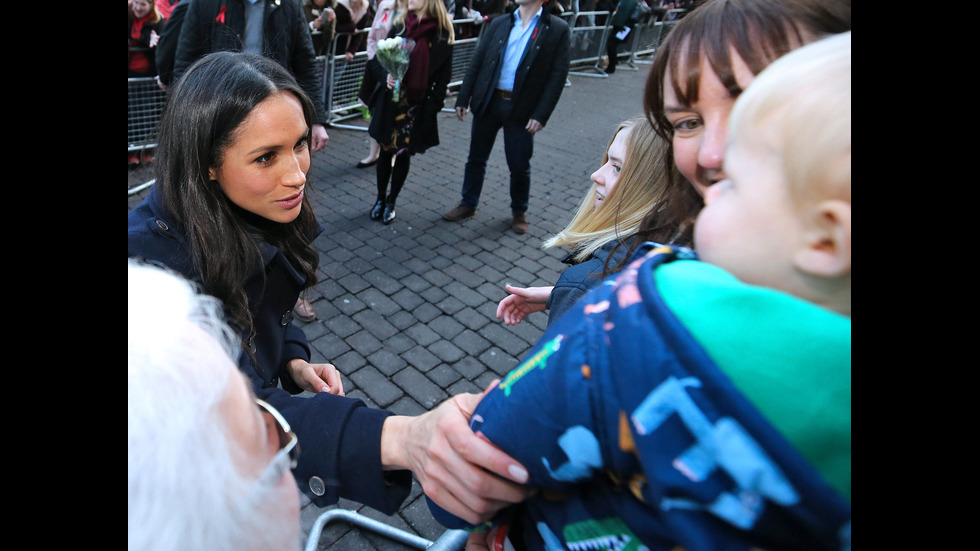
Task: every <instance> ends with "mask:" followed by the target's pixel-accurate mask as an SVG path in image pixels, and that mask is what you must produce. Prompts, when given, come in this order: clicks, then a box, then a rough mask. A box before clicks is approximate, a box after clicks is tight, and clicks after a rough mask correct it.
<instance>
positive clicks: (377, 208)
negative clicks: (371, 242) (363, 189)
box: [371, 201, 385, 220]
mask: <svg viewBox="0 0 980 551" xmlns="http://www.w3.org/2000/svg"><path fill="white" fill-rule="evenodd" d="M384 208H385V202H384V201H378V202H376V203H375V204H374V207H373V208H372V209H371V220H381V213H382V212H383V211H384Z"/></svg>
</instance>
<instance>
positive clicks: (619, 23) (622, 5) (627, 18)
mask: <svg viewBox="0 0 980 551" xmlns="http://www.w3.org/2000/svg"><path fill="white" fill-rule="evenodd" d="M636 2H637V0H619V4H617V5H616V7H614V8H613V14H612V17H611V19H610V20H609V25H610V26H612V27H613V28H616V29H622V28H623V27H624V26H626V25H632V24H633V21H632V18H633V10H634V9H636Z"/></svg>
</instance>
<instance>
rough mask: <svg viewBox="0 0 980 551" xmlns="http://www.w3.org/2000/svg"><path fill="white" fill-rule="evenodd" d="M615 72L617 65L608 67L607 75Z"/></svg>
mask: <svg viewBox="0 0 980 551" xmlns="http://www.w3.org/2000/svg"><path fill="white" fill-rule="evenodd" d="M615 72H616V68H615V67H606V74H607V75H611V74H613V73H615Z"/></svg>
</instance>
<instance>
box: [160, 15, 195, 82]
mask: <svg viewBox="0 0 980 551" xmlns="http://www.w3.org/2000/svg"><path fill="white" fill-rule="evenodd" d="M190 3H191V0H180V2H178V4H177V5H176V6H174V9H173V10H172V11H171V12H170V18H169V19H168V20H167V25H166V26H165V27H164V29H163V34H161V35H160V42H158V43H157V52H156V61H157V74H158V75H160V82H162V83H164V84H166V85H167V86H169V85H170V83H171V82H173V71H174V57H175V55H176V53H177V39H178V38H180V27H181V26H182V25H183V24H184V14H185V13H186V12H187V7H188V6H189V5H190Z"/></svg>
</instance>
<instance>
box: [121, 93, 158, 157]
mask: <svg viewBox="0 0 980 551" xmlns="http://www.w3.org/2000/svg"><path fill="white" fill-rule="evenodd" d="M166 99H167V96H166V93H165V92H164V91H163V90H161V89H160V87H159V86H157V82H156V79H155V78H152V77H146V78H131V79H129V104H128V113H129V116H128V119H129V120H128V126H129V151H130V152H133V151H139V150H141V149H144V148H150V147H156V139H157V137H156V129H157V128H156V127H157V120H159V119H160V113H161V112H162V111H163V103H164V101H165V100H166Z"/></svg>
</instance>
